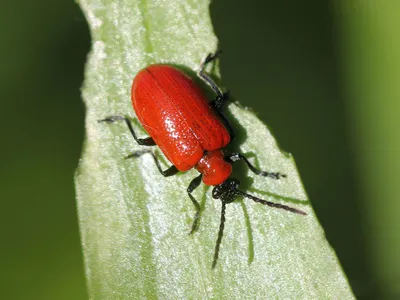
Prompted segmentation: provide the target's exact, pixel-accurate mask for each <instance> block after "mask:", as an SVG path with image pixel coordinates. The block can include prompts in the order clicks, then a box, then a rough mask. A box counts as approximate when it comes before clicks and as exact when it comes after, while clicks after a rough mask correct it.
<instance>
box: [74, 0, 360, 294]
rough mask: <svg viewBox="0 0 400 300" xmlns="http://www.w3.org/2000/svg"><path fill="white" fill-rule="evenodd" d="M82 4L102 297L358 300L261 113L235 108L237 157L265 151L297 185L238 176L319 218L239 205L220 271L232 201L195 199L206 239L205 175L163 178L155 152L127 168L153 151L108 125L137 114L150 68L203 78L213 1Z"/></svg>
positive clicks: (88, 221)
mask: <svg viewBox="0 0 400 300" xmlns="http://www.w3.org/2000/svg"><path fill="white" fill-rule="evenodd" d="M80 4H81V6H82V9H83V10H84V12H85V14H86V16H87V19H88V21H89V24H90V28H91V32H92V39H93V40H92V42H93V47H92V51H91V54H90V56H89V60H88V63H87V66H86V79H85V85H84V88H83V97H84V101H85V103H86V106H87V116H86V133H87V137H86V142H85V148H84V151H83V155H82V160H81V162H80V166H79V168H78V171H77V174H76V189H77V198H78V209H79V220H80V227H81V234H82V243H83V251H84V258H85V265H86V276H87V281H88V287H89V295H90V298H91V299H144V298H147V299H212V298H213V299H278V298H279V299H352V298H353V296H352V293H351V290H350V288H349V286H348V283H347V280H346V278H345V276H344V274H343V272H342V270H341V267H340V265H339V263H338V260H337V258H336V256H335V254H334V252H333V250H332V249H331V248H330V246H329V244H328V243H327V241H326V239H325V236H324V233H323V230H322V229H321V227H320V225H319V224H318V221H317V219H316V217H315V215H314V213H313V211H312V209H311V207H310V203H309V202H308V201H307V196H306V193H305V191H304V188H303V186H302V183H301V181H300V179H299V175H298V173H297V169H296V166H295V164H294V161H293V159H292V158H291V157H290V156H288V155H287V154H284V153H282V152H281V150H280V149H279V148H278V147H277V145H276V142H275V140H274V138H273V137H272V136H271V134H270V132H269V131H268V129H267V128H266V126H265V125H264V124H262V123H261V122H260V121H259V120H258V119H257V118H256V117H255V116H254V114H253V113H252V112H250V111H248V110H246V109H243V108H240V107H239V106H238V105H235V104H230V105H229V116H230V118H231V119H232V118H233V119H234V122H233V123H234V129H235V130H237V132H238V138H237V140H236V141H235V143H234V145H233V149H235V150H236V151H241V152H243V153H247V154H254V155H255V156H257V160H255V158H251V160H253V161H257V162H258V163H259V166H260V167H261V168H262V169H268V170H273V171H280V172H282V173H285V174H287V175H288V177H287V178H286V179H283V180H279V181H278V180H273V179H267V178H258V177H254V176H253V175H252V174H250V173H247V171H246V173H243V172H236V174H235V175H237V176H238V177H239V178H240V179H241V180H242V181H243V182H242V183H243V184H242V188H243V189H247V191H248V192H249V193H252V194H254V195H257V196H259V197H262V198H264V199H267V200H271V201H275V202H279V203H282V204H286V205H290V206H293V207H296V208H299V209H302V210H304V211H306V212H307V213H308V215H307V216H300V215H295V214H292V213H289V212H286V211H281V210H278V209H271V208H268V207H264V206H262V205H259V204H256V203H254V202H250V201H249V200H244V201H241V200H239V201H236V202H235V203H233V204H229V205H228V207H227V215H226V218H227V222H226V230H225V235H224V238H223V242H222V247H221V255H220V260H219V262H218V265H217V267H216V269H215V270H212V269H211V262H212V257H213V251H214V246H215V240H216V237H217V231H218V226H219V219H220V215H219V214H220V207H221V204H220V202H219V201H218V200H217V201H216V200H213V199H212V198H211V195H210V192H211V189H209V188H205V187H204V188H199V189H197V190H196V191H195V193H194V195H195V196H196V198H197V199H199V200H200V201H201V202H202V205H203V207H204V211H203V214H202V219H201V224H200V230H199V231H198V232H196V233H195V234H193V235H191V236H189V235H188V232H189V230H190V226H191V222H192V219H193V215H194V208H193V206H192V203H191V202H190V200H189V198H188V196H187V193H186V187H187V186H188V184H189V182H190V181H191V179H192V178H194V176H196V172H195V171H193V170H192V171H190V172H187V173H185V174H182V175H178V176H175V177H170V178H163V177H162V176H161V175H160V174H159V172H158V171H157V169H156V168H155V165H154V162H153V161H152V158H151V156H150V155H148V156H143V157H141V158H139V159H132V160H124V159H123V157H124V156H126V155H127V154H129V153H131V152H132V151H135V150H138V149H140V148H141V147H140V146H138V145H136V144H135V142H134V140H133V139H132V137H131V136H130V135H129V132H128V130H127V128H126V127H125V125H124V124H113V125H108V124H104V123H100V124H99V123H97V120H99V119H102V118H104V117H107V116H110V115H118V114H124V115H130V116H134V112H133V110H132V107H131V103H130V86H131V82H132V78H133V77H134V76H135V74H136V73H137V71H138V70H140V69H141V68H143V67H145V66H147V65H148V64H151V63H159V62H163V63H172V64H177V65H182V66H185V67H187V68H189V69H194V70H197V69H198V65H199V62H200V61H201V59H202V58H203V57H204V56H205V55H206V54H207V53H208V52H212V51H215V49H216V46H217V40H216V37H215V36H214V34H213V30H212V26H211V21H210V17H209V11H208V10H209V2H208V1H183V0H175V1H150V0H148V1H133V0H129V1H120V2H116V1H106V0H93V1H81V2H80ZM134 125H135V129H136V131H137V132H138V133H139V134H140V135H141V136H145V135H146V133H145V132H144V131H143V130H142V129H141V127H140V125H139V124H138V123H137V122H136V123H134ZM250 156H251V155H250ZM237 169H239V170H240V171H244V170H246V169H245V168H241V167H239V166H238V168H237ZM248 176H249V177H250V178H251V179H250V180H247V181H244V180H243V179H245V178H247V177H248Z"/></svg>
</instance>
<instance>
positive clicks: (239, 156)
mask: <svg viewBox="0 0 400 300" xmlns="http://www.w3.org/2000/svg"><path fill="white" fill-rule="evenodd" d="M224 159H225V161H227V162H229V163H234V162H237V161H239V160H243V161H244V162H245V163H246V165H247V166H248V167H249V169H250V170H251V171H252V172H253V173H254V174H257V175H261V176H265V177H270V178H273V179H280V178H281V177H286V175H285V174H281V173H278V172H266V171H261V170H259V169H257V168H256V167H254V166H253V165H252V164H251V163H250V162H249V161H248V160H247V158H246V157H244V156H243V155H242V154H240V153H233V154H231V155H228V156H225V158H224Z"/></svg>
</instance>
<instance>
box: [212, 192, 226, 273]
mask: <svg viewBox="0 0 400 300" xmlns="http://www.w3.org/2000/svg"><path fill="white" fill-rule="evenodd" d="M221 203H222V206H221V222H220V223H219V231H218V238H217V243H216V244H215V251H214V259H213V263H212V267H211V268H212V269H214V268H215V266H216V264H217V260H218V255H219V248H220V246H221V241H222V236H223V235H224V227H225V208H226V202H225V201H223V200H222V201H221Z"/></svg>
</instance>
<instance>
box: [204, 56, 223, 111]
mask: <svg viewBox="0 0 400 300" xmlns="http://www.w3.org/2000/svg"><path fill="white" fill-rule="evenodd" d="M220 53H221V51H220V50H219V51H217V52H215V53H209V54H208V55H207V57H206V58H205V59H204V60H203V62H202V63H201V64H200V72H199V76H200V78H201V79H203V80H204V81H205V82H206V83H207V84H208V85H210V87H211V88H212V90H213V91H214V92H215V93H216V94H217V97H216V98H215V99H214V100H213V101H212V102H211V105H212V106H213V107H214V108H215V109H217V110H218V109H220V108H221V106H222V104H223V103H224V101H225V100H226V99H228V98H229V92H225V93H223V92H222V91H221V89H220V88H219V87H218V85H217V84H216V83H215V81H214V80H212V78H211V77H210V76H208V75H207V74H206V73H204V69H205V68H206V66H207V64H209V63H210V62H212V61H214V60H215V59H216V58H217V57H218V55H219V54H220Z"/></svg>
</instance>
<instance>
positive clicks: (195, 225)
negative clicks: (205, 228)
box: [187, 174, 203, 234]
mask: <svg viewBox="0 0 400 300" xmlns="http://www.w3.org/2000/svg"><path fill="white" fill-rule="evenodd" d="M202 176H203V175H201V174H200V175H199V176H197V177H196V178H194V179H193V180H192V181H191V182H190V184H189V187H188V188H187V192H188V195H189V197H190V200H192V203H193V205H194V208H195V209H196V213H195V215H194V218H193V224H192V229H191V230H190V233H189V234H192V233H193V232H195V231H196V230H197V228H198V221H199V218H200V204H199V202H197V200H196V199H195V198H194V197H193V196H192V192H193V191H194V190H195V189H196V188H197V187H198V186H199V185H200V183H201V177H202Z"/></svg>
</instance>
